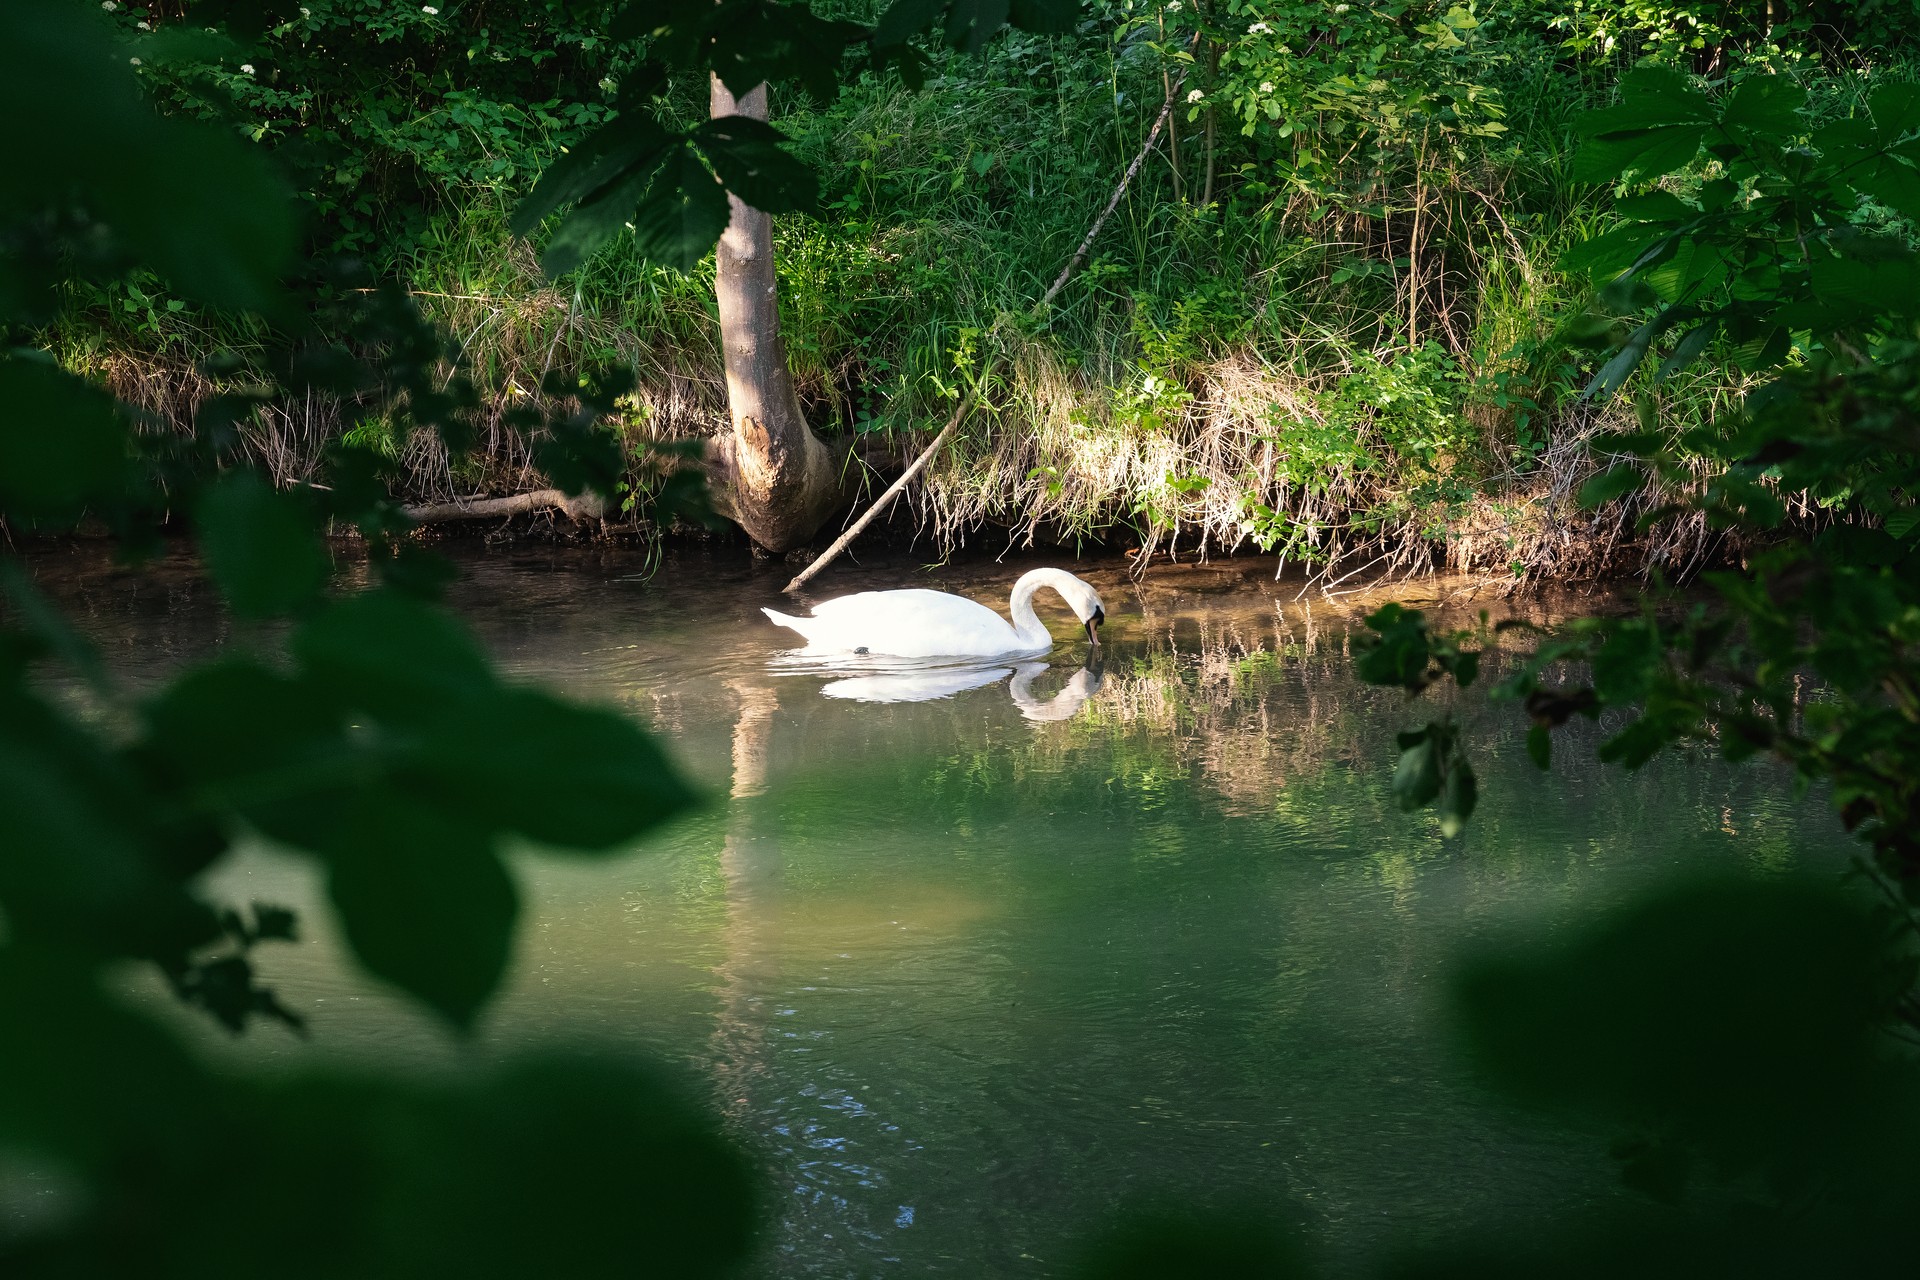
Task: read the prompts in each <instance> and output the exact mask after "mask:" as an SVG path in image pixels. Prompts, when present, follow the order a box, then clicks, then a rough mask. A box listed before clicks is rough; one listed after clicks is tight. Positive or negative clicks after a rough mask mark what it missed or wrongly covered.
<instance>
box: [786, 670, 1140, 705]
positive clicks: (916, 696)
mask: <svg viewBox="0 0 1920 1280" xmlns="http://www.w3.org/2000/svg"><path fill="white" fill-rule="evenodd" d="M778 666H779V667H784V669H785V670H786V671H790V672H795V673H799V672H808V673H812V674H828V673H832V672H833V671H835V670H838V669H844V668H842V667H837V666H835V665H828V664H820V663H809V664H806V665H804V666H802V665H799V664H794V665H787V664H778ZM777 669H778V668H777ZM1047 669H1048V667H1047V664H1046V663H1044V662H1020V663H1014V664H1011V665H1007V664H1002V665H997V666H959V667H913V668H899V669H886V670H879V671H874V670H866V671H863V672H862V673H861V674H859V675H848V676H843V677H841V678H840V679H838V680H833V681H830V682H829V683H827V684H825V685H823V686H822V687H821V689H820V692H821V693H822V694H823V695H825V696H826V697H829V698H839V699H843V700H846V701H850V702H931V701H933V700H934V699H936V698H951V697H952V696H953V695H954V694H956V693H964V692H966V691H967V690H968V689H977V688H979V687H981V686H982V685H988V684H993V683H995V682H996V681H1000V680H1005V679H1006V678H1007V677H1008V676H1012V677H1013V679H1012V680H1011V681H1009V682H1008V684H1007V693H1008V695H1009V696H1010V697H1011V698H1012V699H1013V705H1014V706H1016V707H1019V708H1020V714H1021V715H1023V716H1025V717H1026V718H1027V719H1029V720H1067V719H1070V718H1072V717H1073V716H1074V715H1076V714H1078V713H1079V711H1080V709H1081V708H1082V707H1084V706H1085V705H1086V704H1087V702H1088V701H1089V700H1090V699H1091V698H1092V697H1093V695H1094V694H1096V693H1098V692H1100V682H1101V679H1102V676H1103V673H1102V669H1101V666H1100V663H1099V662H1098V660H1097V659H1096V660H1094V661H1090V662H1089V663H1088V664H1087V665H1086V666H1083V667H1081V668H1080V669H1079V670H1077V671H1075V672H1074V673H1073V674H1072V675H1071V676H1069V677H1068V678H1067V682H1066V684H1064V685H1063V686H1061V688H1060V691H1059V692H1058V693H1056V694H1054V695H1053V696H1052V697H1040V696H1038V695H1036V694H1035V693H1034V691H1033V682H1034V681H1035V680H1036V679H1037V678H1039V676H1040V674H1041V673H1042V672H1044V671H1046V670H1047Z"/></svg>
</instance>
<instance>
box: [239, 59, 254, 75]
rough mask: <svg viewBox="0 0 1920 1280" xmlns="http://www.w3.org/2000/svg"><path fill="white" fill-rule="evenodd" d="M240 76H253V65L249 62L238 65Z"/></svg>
mask: <svg viewBox="0 0 1920 1280" xmlns="http://www.w3.org/2000/svg"><path fill="white" fill-rule="evenodd" d="M240 74H241V75H243V76H250V75H252V74H253V64H252V63H251V62H243V63H241V64H240Z"/></svg>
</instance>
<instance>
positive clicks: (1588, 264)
mask: <svg viewBox="0 0 1920 1280" xmlns="http://www.w3.org/2000/svg"><path fill="white" fill-rule="evenodd" d="M1666 241H1667V235H1666V233H1665V232H1664V231H1662V230H1661V229H1660V228H1657V227H1652V226H1647V225H1644V224H1640V225H1629V226H1622V227H1615V228H1613V229H1612V230H1611V231H1607V232H1603V233H1602V234H1600V235H1597V236H1593V237H1590V238H1589V239H1586V240H1582V241H1580V243H1578V244H1576V245H1574V246H1573V247H1571V248H1569V249H1568V250H1567V251H1566V252H1565V253H1563V254H1561V255H1560V260H1559V262H1558V263H1557V264H1556V265H1558V266H1559V268H1560V269H1561V270H1562V271H1565V272H1568V273H1569V274H1574V275H1590V276H1595V277H1598V278H1604V279H1611V278H1613V277H1614V276H1616V275H1618V274H1620V273H1621V272H1622V271H1625V270H1627V269H1628V268H1629V267H1631V266H1633V265H1634V264H1636V263H1638V262H1639V261H1641V259H1642V258H1644V257H1645V256H1646V255H1647V254H1648V252H1649V251H1651V250H1655V249H1657V248H1659V247H1660V246H1662V245H1664V244H1665V243H1666Z"/></svg>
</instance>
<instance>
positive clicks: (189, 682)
mask: <svg viewBox="0 0 1920 1280" xmlns="http://www.w3.org/2000/svg"><path fill="white" fill-rule="evenodd" d="M146 722H147V738H146V740H145V742H144V744H143V746H144V747H145V749H146V750H147V751H148V752H149V753H150V754H151V755H152V756H153V757H154V758H155V759H157V760H158V761H160V762H161V764H162V766H163V767H164V769H165V770H166V773H167V775H168V776H170V777H173V778H177V779H179V780H180V781H182V782H183V783H185V784H186V786H187V788H188V789H189V790H190V791H191V792H194V793H196V794H197V796H204V797H206V798H207V799H208V800H210V801H211V802H212V803H214V804H216V805H218V806H221V807H225V808H229V809H231V810H232V811H233V812H236V813H238V814H240V815H242V816H244V817H245V818H246V820H247V821H249V822H251V823H253V824H254V825H255V826H257V827H259V828H260V829H261V830H262V831H264V832H266V833H267V834H268V835H270V836H272V837H273V838H274V839H276V840H279V841H282V842H284V843H286V844H290V845H294V846H297V847H299V848H305V849H313V848H318V847H319V846H320V845H321V844H323V843H324V842H325V840H326V839H327V838H328V836H329V835H330V834H331V832H332V831H333V829H334V827H335V825H336V823H337V822H338V820H339V815H340V812H341V806H342V802H343V801H344V800H345V799H348V798H350V796H351V793H352V791H353V789H354V787H355V786H356V785H357V784H358V783H360V782H362V781H364V774H365V773H368V772H371V770H370V769H364V768H363V769H362V770H361V771H360V772H353V771H350V770H349V768H348V767H347V766H349V765H350V764H352V763H353V762H352V761H351V760H350V759H349V747H348V742H347V739H346V738H345V736H344V734H343V732H342V730H343V725H342V718H341V715H340V711H339V708H338V707H337V706H336V705H335V704H334V703H333V702H332V701H331V700H330V699H328V698H327V697H326V696H325V695H324V694H323V693H322V692H321V691H320V690H319V689H318V688H316V687H315V686H314V685H313V683H312V682H310V681H305V680H298V679H294V678H291V677H288V676H284V675H281V674H280V673H278V672H275V671H269V670H268V669H267V668H265V667H262V666H260V665H258V664H256V663H252V662H245V661H227V662H219V663H215V664H213V665H211V666H206V667H201V668H199V669H197V670H195V671H193V672H191V673H189V674H188V675H186V676H184V677H183V678H181V679H180V680H178V681H176V682H175V683H174V684H173V685H171V686H170V687H169V688H167V690H166V691H165V692H163V693H162V694H161V695H160V696H159V697H158V698H156V699H154V700H153V701H152V702H151V703H149V704H148V706H147V708H146Z"/></svg>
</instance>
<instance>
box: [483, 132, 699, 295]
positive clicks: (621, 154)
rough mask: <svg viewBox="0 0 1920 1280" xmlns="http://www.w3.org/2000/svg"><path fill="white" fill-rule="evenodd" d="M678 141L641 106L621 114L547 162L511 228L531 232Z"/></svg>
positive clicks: (643, 167) (648, 164)
mask: <svg viewBox="0 0 1920 1280" xmlns="http://www.w3.org/2000/svg"><path fill="white" fill-rule="evenodd" d="M674 141H675V139H674V136H673V135H672V134H669V133H668V132H667V131H666V130H665V129H662V128H661V127H660V126H659V125H658V124H656V123H655V122H654V121H653V120H652V119H651V118H650V117H648V116H645V115H641V114H639V113H637V112H635V113H629V114H626V115H622V116H620V117H619V118H618V119H616V120H614V121H613V122H612V123H610V124H607V125H604V126H603V127H602V128H601V129H600V130H599V131H598V132H596V133H594V134H593V135H591V136H590V137H588V138H587V139H585V140H584V141H583V142H581V143H580V145H579V146H577V147H575V148H574V149H573V150H571V151H569V152H566V153H565V154H563V155H561V156H560V158H559V159H557V160H555V161H554V162H553V163H552V164H550V165H548V166H547V168H546V171H545V172H543V173H542V174H541V175H540V181H538V182H536V183H535V184H534V187H533V190H532V191H530V192H528V193H527V197H526V199H524V200H522V201H521V202H520V204H519V206H518V207H517V208H515V209H514V211H513V221H512V222H511V223H509V224H508V229H509V230H511V231H512V232H513V234H514V235H517V236H527V235H531V234H532V233H533V231H534V230H535V229H537V228H538V227H539V226H540V224H541V222H543V221H545V220H546V218H547V217H548V216H549V215H550V214H553V213H556V212H558V211H559V210H561V209H563V208H565V207H566V206H567V205H570V204H580V203H586V202H589V201H592V200H594V199H595V198H596V197H599V196H602V195H605V194H608V193H609V192H610V191H611V189H612V187H613V185H614V184H615V183H616V182H619V181H621V180H622V179H624V178H627V177H629V176H630V175H632V174H634V173H636V172H647V171H650V170H651V169H652V167H653V166H655V165H657V164H658V163H659V160H660V157H661V154H662V153H663V152H665V151H666V149H667V148H668V147H670V146H672V145H673V143H674ZM622 212H623V215H624V211H622ZM621 221H622V222H623V223H624V221H625V218H624V216H623V217H622V219H621ZM548 274H549V275H554V274H564V273H561V272H551V271H549V272H548Z"/></svg>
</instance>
